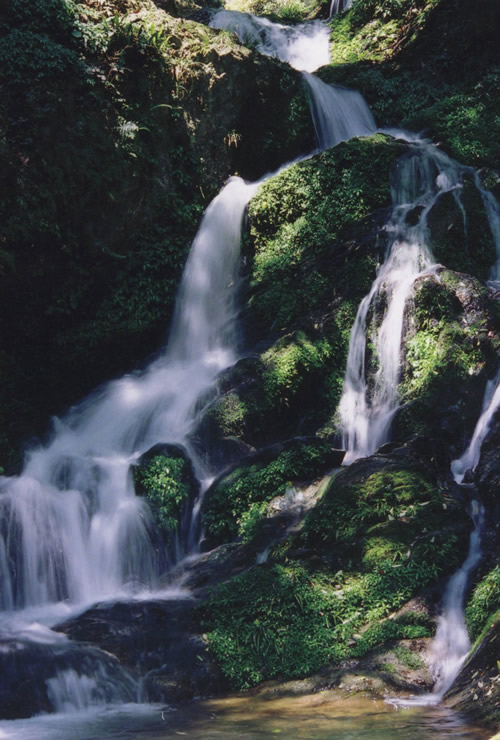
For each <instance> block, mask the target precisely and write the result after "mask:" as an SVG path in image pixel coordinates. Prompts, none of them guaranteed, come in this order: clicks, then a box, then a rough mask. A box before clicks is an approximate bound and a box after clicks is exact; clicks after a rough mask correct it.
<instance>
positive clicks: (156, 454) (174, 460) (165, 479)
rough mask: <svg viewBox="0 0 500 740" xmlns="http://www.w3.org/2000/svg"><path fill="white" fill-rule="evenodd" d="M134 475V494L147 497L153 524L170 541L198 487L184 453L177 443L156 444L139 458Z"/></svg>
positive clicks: (178, 528)
mask: <svg viewBox="0 0 500 740" xmlns="http://www.w3.org/2000/svg"><path fill="white" fill-rule="evenodd" d="M133 475H134V482H135V488H136V493H137V495H138V496H144V497H145V498H146V499H147V500H148V503H149V506H150V508H151V512H152V514H153V518H154V521H155V523H156V526H157V527H158V529H159V530H160V532H161V533H162V535H163V537H164V539H165V540H166V541H167V542H168V541H170V540H171V538H172V537H173V535H174V534H175V533H176V532H178V531H179V530H180V527H181V520H182V514H183V512H184V511H185V509H186V507H187V506H188V504H189V503H190V502H191V503H192V502H193V501H194V498H195V497H196V495H197V493H198V490H199V483H198V481H197V480H196V478H195V475H194V472H193V467H192V464H191V461H190V460H189V458H188V456H187V454H186V452H185V451H184V450H183V449H182V448H180V447H177V446H176V445H163V444H160V445H156V446H155V447H153V448H152V449H151V450H149V451H148V452H146V453H145V454H144V455H142V456H141V458H139V460H138V461H137V464H136V465H135V467H134V469H133Z"/></svg>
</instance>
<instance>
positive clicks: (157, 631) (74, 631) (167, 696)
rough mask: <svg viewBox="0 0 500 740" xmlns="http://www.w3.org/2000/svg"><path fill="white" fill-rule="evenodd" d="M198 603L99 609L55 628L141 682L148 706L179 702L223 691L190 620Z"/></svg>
mask: <svg viewBox="0 0 500 740" xmlns="http://www.w3.org/2000/svg"><path fill="white" fill-rule="evenodd" d="M196 603H197V602H196V601H195V600H194V599H190V598H179V599H175V600H170V601H159V600H158V601H153V602H129V603H122V602H118V603H114V604H100V605H98V606H96V607H93V608H92V609H89V610H88V611H87V612H85V613H84V614H82V615H81V616H79V617H76V618H75V619H72V620H69V621H68V622H65V623H63V624H61V625H59V626H58V627H57V628H56V629H57V630H58V631H60V632H64V633H65V634H67V635H68V637H70V638H71V639H73V640H78V641H80V642H86V643H90V644H92V645H96V646H98V647H100V648H102V649H103V650H106V651H107V652H108V653H111V654H112V655H115V656H116V657H117V658H118V660H119V661H120V663H121V665H123V666H125V667H127V668H129V669H131V670H133V671H135V673H136V674H137V675H139V676H140V677H142V678H143V679H144V683H145V688H146V691H147V693H148V698H149V700H150V701H177V700H181V699H188V698H192V697H194V696H199V695H201V694H207V693H214V692H216V691H218V690H221V689H222V688H224V687H225V683H224V681H223V680H222V679H221V676H220V673H219V671H218V670H217V669H216V668H215V667H214V665H213V663H212V662H211V660H210V658H209V656H208V654H207V651H206V647H205V643H204V641H203V638H202V635H201V634H200V627H199V624H198V623H197V621H196V619H195V618H194V616H193V608H194V606H195V605H196Z"/></svg>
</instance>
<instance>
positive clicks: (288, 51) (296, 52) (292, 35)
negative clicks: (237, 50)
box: [210, 10, 377, 156]
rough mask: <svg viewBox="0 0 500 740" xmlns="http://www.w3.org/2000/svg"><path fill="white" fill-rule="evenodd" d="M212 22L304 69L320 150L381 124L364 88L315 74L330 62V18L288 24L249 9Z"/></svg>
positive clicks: (220, 14) (216, 17)
mask: <svg viewBox="0 0 500 740" xmlns="http://www.w3.org/2000/svg"><path fill="white" fill-rule="evenodd" d="M210 25H211V27H212V28H219V29H224V30H226V31H233V32H234V33H235V34H236V35H237V36H238V38H239V39H240V41H241V42H242V43H251V44H252V45H254V46H255V47H256V48H257V49H258V51H260V52H261V53H262V54H265V55H266V56H273V57H277V58H278V59H281V60H282V61H284V62H287V63H288V64H290V66H291V67H294V68H295V69H297V70H299V71H300V72H301V73H302V78H303V80H304V82H305V84H306V86H307V89H308V92H309V100H310V109H311V116H312V119H313V124H314V128H315V131H316V137H317V140H318V148H319V150H320V151H322V150H323V149H328V148H330V147H332V146H336V145H337V144H339V143H340V142H341V141H348V140H349V139H352V138H353V137H355V136H371V134H373V133H375V131H376V130H377V126H376V123H375V119H374V118H373V115H372V113H371V111H370V109H369V107H368V105H367V104H366V101H365V100H364V98H363V96H362V95H361V94H360V93H359V92H357V91H356V90H351V89H349V88H346V87H342V86H341V85H328V84H326V83H325V82H323V81H322V80H320V79H319V78H318V77H316V76H315V75H313V74H311V72H314V71H315V70H316V69H318V67H321V66H323V65H325V64H328V62H329V39H328V27H327V26H326V25H325V24H323V23H321V22H319V21H317V22H313V23H304V24H300V25H298V26H283V25H280V24H279V23H271V22H270V21H268V20H267V19H265V18H258V17H257V16H254V15H250V14H248V13H239V12H237V11H230V10H221V11H219V12H217V13H216V14H215V15H214V17H213V18H212V20H211V22H210ZM309 156H310V155H309Z"/></svg>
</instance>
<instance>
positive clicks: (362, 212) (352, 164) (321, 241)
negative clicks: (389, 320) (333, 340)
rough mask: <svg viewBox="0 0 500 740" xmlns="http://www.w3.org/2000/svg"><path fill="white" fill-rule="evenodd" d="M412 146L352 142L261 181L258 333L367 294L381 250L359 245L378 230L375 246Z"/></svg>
mask: <svg viewBox="0 0 500 740" xmlns="http://www.w3.org/2000/svg"><path fill="white" fill-rule="evenodd" d="M405 149H406V147H405V145H403V144H401V143H397V142H395V141H393V140H391V139H390V138H388V137H385V136H382V135H376V136H373V137H371V138H368V139H355V140H351V141H349V142H346V143H342V144H340V145H339V146H337V147H335V148H334V149H331V150H328V151H326V152H323V153H322V154H320V155H317V156H315V157H312V158H311V159H309V160H307V161H304V162H300V163H298V164H296V165H293V166H292V167H290V168H288V169H287V170H286V171H284V172H282V173H281V174H280V175H278V176H276V177H274V178H272V179H271V180H269V181H268V182H266V183H264V184H263V185H262V186H261V188H260V189H259V191H258V193H257V195H256V196H255V197H254V198H253V199H252V201H251V202H250V205H249V229H250V244H249V252H250V254H249V256H250V259H251V263H250V267H249V295H248V302H249V308H248V325H249V328H251V338H252V339H254V338H255V339H256V338H259V337H260V338H261V337H262V336H263V335H265V333H268V332H269V331H270V330H272V331H274V332H280V331H283V329H284V328H289V327H291V326H292V325H293V323H294V322H297V321H298V319H299V318H300V317H304V316H310V315H311V314H312V315H314V313H315V312H318V311H321V310H322V309H323V310H324V307H325V306H328V305H329V304H331V303H332V302H333V301H334V300H335V298H336V296H339V295H342V297H343V299H344V300H346V299H348V298H351V297H353V295H355V296H356V297H357V296H360V297H361V296H362V295H363V294H364V293H365V292H367V290H368V289H369V286H370V285H371V282H372V280H373V275H374V267H375V265H374V261H373V257H374V256H375V255H374V253H373V251H372V253H371V255H369V253H368V254H367V253H366V252H363V250H362V249H359V248H360V246H362V245H366V243H367V241H369V240H370V239H369V237H370V236H371V237H372V245H373V237H374V233H375V234H376V232H377V226H378V227H379V228H380V227H381V225H382V224H383V221H384V215H385V214H384V213H383V212H382V211H383V209H386V208H388V207H390V204H391V195H390V172H391V168H392V165H393V163H394V161H395V160H396V159H397V157H399V156H400V155H401V154H402V153H403V152H404V151H405ZM377 214H378V220H377V217H376V216H377ZM346 243H347V244H349V243H350V245H351V247H352V245H353V243H356V244H357V247H358V250H359V251H358V252H357V254H356V251H355V250H352V249H351V250H350V252H351V253H350V254H349V253H346V249H345V244H346ZM372 248H373V246H372ZM352 257H353V258H354V260H352V259H350V258H352ZM356 257H358V258H359V261H358V260H356ZM370 257H371V259H370ZM348 259H349V264H346V262H347V260H348Z"/></svg>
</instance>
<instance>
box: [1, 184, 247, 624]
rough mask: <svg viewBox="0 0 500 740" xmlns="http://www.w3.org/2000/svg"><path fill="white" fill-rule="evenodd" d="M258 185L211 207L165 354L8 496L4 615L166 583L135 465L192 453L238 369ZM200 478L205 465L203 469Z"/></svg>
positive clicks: (75, 426) (65, 425)
mask: <svg viewBox="0 0 500 740" xmlns="http://www.w3.org/2000/svg"><path fill="white" fill-rule="evenodd" d="M257 186H258V184H252V185H247V184H246V183H245V182H244V181H243V180H241V179H240V178H232V179H231V180H230V181H229V182H228V184H227V185H226V187H225V188H224V189H223V190H222V192H221V193H220V194H219V195H218V196H217V197H216V198H215V199H214V201H212V203H211V204H210V206H209V207H208V209H207V211H206V213H205V216H204V218H203V221H202V223H201V225H200V229H199V231H198V234H197V236H196V238H195V240H194V242H193V246H192V250H191V254H190V257H189V259H188V262H187V264H186V269H185V271H184V276H183V279H182V283H181V287H180V290H179V297H178V300H177V305H176V309H175V317H174V321H173V326H172V331H171V340H170V342H169V344H168V346H167V348H166V350H165V352H164V353H163V354H162V355H161V356H160V357H159V358H158V359H156V360H155V361H154V362H153V363H152V364H151V365H150V366H149V367H148V368H147V369H146V370H145V371H144V372H143V373H141V374H138V375H135V376H133V375H130V376H126V377H124V378H122V379H120V380H117V381H114V382H112V383H109V384H108V385H107V386H105V387H104V388H102V389H100V390H98V391H97V392H96V393H95V394H93V395H92V396H90V398H88V399H87V400H85V401H84V402H83V403H81V404H80V405H79V406H77V407H75V408H74V409H72V410H71V411H70V412H69V414H68V416H67V417H66V418H64V419H62V420H59V421H57V422H56V423H55V429H54V436H53V439H52V441H51V442H50V443H49V444H48V445H47V446H46V447H41V448H39V449H36V450H34V451H32V452H31V453H30V454H29V455H28V459H27V464H26V466H25V470H24V472H23V474H22V475H21V476H19V477H17V478H3V479H2V480H1V485H0V512H1V514H2V518H1V522H0V568H1V570H2V575H3V578H2V582H1V584H0V603H2V604H3V605H4V606H5V607H6V608H12V607H14V608H16V609H22V608H24V607H27V606H35V605H37V606H40V605H43V604H48V603H52V602H57V601H61V600H64V599H65V600H69V601H70V602H72V603H78V602H91V601H96V600H98V599H103V598H109V597H111V596H117V595H118V594H123V593H133V592H135V591H137V590H138V589H140V588H146V589H151V588H154V587H155V585H156V583H157V578H158V575H159V562H158V556H157V554H156V549H157V548H155V542H156V533H155V528H154V525H153V522H152V519H151V514H150V511H149V507H148V506H147V504H146V502H145V501H144V500H143V499H141V498H138V497H137V496H135V493H134V489H133V483H132V477H131V470H130V468H131V465H132V464H133V463H134V462H135V460H136V459H137V458H138V457H139V456H140V455H141V454H142V453H144V452H146V451H147V450H148V449H150V448H151V447H152V446H153V445H155V444H156V443H159V442H174V443H180V444H185V445H188V442H187V435H188V434H189V432H190V430H191V428H192V426H193V424H194V423H195V420H196V418H197V415H198V414H199V413H200V406H199V401H200V399H203V397H204V396H205V394H206V393H207V391H209V390H210V389H211V388H212V387H213V385H214V381H215V378H216V377H217V375H218V374H219V373H220V371H221V370H223V369H224V368H226V367H228V366H229V365H231V364H232V363H233V362H234V361H235V359H236V354H235V346H236V328H235V318H236V306H235V296H236V291H237V286H238V265H239V242H240V231H241V221H242V218H243V213H244V210H245V207H246V204H247V202H248V200H249V198H250V197H251V195H252V194H253V193H254V192H255V189H256V187H257ZM196 463H197V467H198V471H199V470H200V468H201V462H200V461H197V460H195V464H196Z"/></svg>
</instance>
